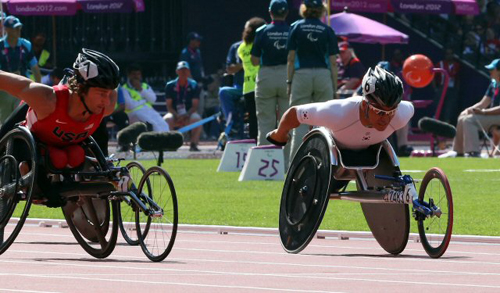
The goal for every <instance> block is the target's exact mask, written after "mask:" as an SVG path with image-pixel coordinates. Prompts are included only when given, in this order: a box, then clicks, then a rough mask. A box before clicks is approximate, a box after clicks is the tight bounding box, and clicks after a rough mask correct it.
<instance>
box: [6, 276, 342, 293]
mask: <svg viewBox="0 0 500 293" xmlns="http://www.w3.org/2000/svg"><path fill="white" fill-rule="evenodd" d="M226 274H227V273H226ZM1 275H6V276H16V277H31V278H49V279H54V278H55V279H69V280H88V281H94V282H95V281H104V282H119V283H139V284H148V285H151V284H155V285H177V286H188V287H207V288H228V289H245V290H264V291H284V292H312V293H341V292H340V291H336V292H333V291H317V290H314V291H313V290H299V289H289V288H270V287H253V286H230V285H212V284H196V283H181V282H165V281H163V282H160V281H150V280H144V281H142V280H130V279H105V278H84V277H70V276H52V275H32V274H0V276H1Z"/></svg>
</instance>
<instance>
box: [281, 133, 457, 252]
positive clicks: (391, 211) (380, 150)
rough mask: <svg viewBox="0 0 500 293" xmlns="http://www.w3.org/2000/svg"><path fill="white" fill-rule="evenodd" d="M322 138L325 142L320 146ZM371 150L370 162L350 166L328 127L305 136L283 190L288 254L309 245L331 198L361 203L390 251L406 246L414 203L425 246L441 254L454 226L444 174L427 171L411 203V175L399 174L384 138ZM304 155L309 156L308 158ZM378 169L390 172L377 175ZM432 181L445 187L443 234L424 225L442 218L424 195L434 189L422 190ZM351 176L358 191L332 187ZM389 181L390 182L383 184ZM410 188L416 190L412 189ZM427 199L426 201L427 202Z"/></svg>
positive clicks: (284, 237) (376, 234)
mask: <svg viewBox="0 0 500 293" xmlns="http://www.w3.org/2000/svg"><path fill="white" fill-rule="evenodd" d="M321 141H323V144H326V145H321V144H322V143H319V144H318V142H321ZM371 148H372V149H371V151H373V150H375V153H376V156H375V162H373V164H371V165H369V166H360V165H349V164H346V163H345V159H346V158H343V157H342V156H343V154H342V152H343V151H341V150H339V149H338V148H337V147H336V145H335V141H334V139H333V137H332V135H331V133H330V131H329V130H327V129H325V128H316V129H313V130H311V131H310V132H309V133H308V134H306V136H305V137H304V139H303V143H302V145H301V146H300V148H299V151H298V152H297V155H296V157H298V156H302V157H298V158H294V160H293V162H292V165H291V166H290V169H289V173H288V175H287V178H286V181H285V185H284V188H283V194H282V202H281V208H280V235H281V240H282V245H283V247H284V249H285V250H286V251H287V252H291V253H298V252H300V251H301V250H303V249H304V248H305V247H306V246H307V244H308V243H309V242H310V241H311V240H312V237H313V236H314V234H315V233H316V230H317V228H318V227H319V225H320V223H321V221H322V217H323V215H324V212H325V210H326V207H327V202H328V200H329V199H332V200H349V201H355V202H360V203H361V206H362V208H363V212H364V214H365V218H366V220H367V222H368V225H369V227H370V229H371V231H372V233H373V235H374V237H375V239H376V240H377V241H378V242H379V244H380V245H381V246H382V248H384V249H385V250H386V251H388V252H389V253H391V254H399V253H401V252H402V251H403V250H404V248H405V246H406V244H407V241H408V236H409V225H410V222H409V212H408V204H414V208H413V217H414V218H415V220H417V222H418V228H419V234H420V238H421V241H422V244H423V245H424V249H425V250H426V252H427V253H428V255H429V256H431V257H433V258H437V257H440V256H442V255H443V254H444V252H445V251H446V249H447V247H448V244H449V241H450V239H451V233H452V226H453V201H452V194H451V188H450V186H449V183H448V180H447V178H446V175H445V174H444V172H443V171H442V170H440V169H438V168H432V169H430V170H429V171H428V172H427V173H426V175H425V176H424V179H423V181H422V186H421V189H420V193H419V194H418V202H417V203H415V202H414V201H413V197H412V196H411V194H410V192H409V190H408V189H410V188H409V184H411V185H413V187H414V184H413V179H411V177H409V176H408V175H405V176H402V174H401V172H400V170H399V165H400V164H399V160H398V158H397V156H396V154H395V152H394V150H393V149H392V147H391V145H390V144H389V142H388V141H387V140H385V141H383V142H382V143H380V144H377V145H374V146H372V147H371ZM375 148H376V149H375ZM325 149H326V150H327V151H325ZM313 153H316V154H313ZM318 154H319V155H318ZM382 154H385V155H386V156H385V157H384V158H385V161H384V162H383V163H384V164H381V156H382ZM324 156H326V157H327V158H326V161H329V162H330V163H331V166H330V168H329V170H330V171H327V170H328V169H325V168H324V167H323V166H321V165H322V162H325V158H321V157H324ZM308 158H311V159H310V160H309V161H307V160H308ZM306 161H307V162H306ZM313 169H314V170H313ZM391 169H392V170H391ZM318 172H324V174H323V175H322V176H324V177H323V178H326V176H327V173H328V172H329V173H330V175H328V176H329V178H330V179H329V180H325V179H323V180H321V178H320V175H319V174H318ZM376 172H381V173H384V172H385V173H388V172H391V173H392V174H391V173H389V174H386V175H377V174H376ZM372 175H373V176H372ZM403 177H404V179H405V180H406V181H405V182H403ZM433 179H437V180H438V181H439V183H440V184H441V186H442V187H443V189H444V191H445V192H444V193H445V195H444V197H441V196H440V195H439V196H440V199H441V200H440V202H439V204H442V203H443V200H446V203H445V204H446V207H444V208H445V209H446V213H445V214H444V216H443V219H444V220H445V227H446V231H445V232H444V233H443V234H444V235H439V236H437V237H436V235H431V234H430V233H429V232H428V231H427V229H426V226H425V220H426V219H428V218H434V219H436V217H437V218H439V220H440V219H441V217H442V214H441V210H440V209H439V208H437V206H436V205H435V204H434V202H433V198H432V197H430V196H429V195H428V193H429V192H431V191H432V190H430V189H429V190H430V191H429V192H427V193H426V190H427V186H428V184H429V182H430V181H431V180H433ZM351 180H355V181H356V183H357V189H358V191H345V190H346V187H347V184H344V186H343V187H340V188H332V186H337V187H338V185H337V183H338V182H343V183H348V182H349V181H351ZM326 181H328V182H326ZM387 181H392V182H391V183H390V184H382V183H386V182H387ZM326 184H328V189H327V190H328V192H327V193H326V194H321V191H318V190H319V189H321V188H317V187H318V186H317V185H326ZM323 189H324V188H323ZM332 189H334V190H332ZM335 189H337V190H335ZM414 192H415V193H416V189H415V191H414ZM428 198H429V199H430V201H429V202H426V200H429V199H428ZM424 199H425V200H424ZM415 204H417V208H418V207H420V205H423V206H425V207H427V208H429V209H433V208H437V209H436V210H433V213H432V214H423V212H422V211H421V210H420V209H416V208H415ZM296 218H298V220H296ZM308 233H309V234H308ZM294 239H295V240H294ZM435 244H437V245H435Z"/></svg>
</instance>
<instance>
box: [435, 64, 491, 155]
mask: <svg viewBox="0 0 500 293" xmlns="http://www.w3.org/2000/svg"><path fill="white" fill-rule="evenodd" d="M485 68H486V69H488V70H489V72H490V77H491V82H490V85H489V86H488V89H487V90H486V93H485V94H484V96H483V98H482V99H481V101H479V102H477V103H476V104H474V105H472V106H470V107H468V108H467V109H465V110H463V111H462V113H460V115H459V116H458V122H457V135H456V136H455V138H454V139H453V150H451V151H449V152H447V153H445V154H442V155H440V156H439V157H440V158H448V157H457V156H459V157H461V156H462V157H463V156H464V155H467V156H469V157H479V156H480V154H481V153H480V152H481V141H480V140H479V132H480V131H482V130H486V131H488V130H489V129H490V128H491V127H492V126H495V125H499V124H500V58H499V59H495V60H493V61H492V62H491V63H490V64H489V65H486V66H485Z"/></svg>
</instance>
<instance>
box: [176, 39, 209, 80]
mask: <svg viewBox="0 0 500 293" xmlns="http://www.w3.org/2000/svg"><path fill="white" fill-rule="evenodd" d="M202 40H203V37H202V36H200V35H199V34H198V33H197V32H190V33H189V34H188V36H187V41H188V45H187V47H186V48H184V49H183V50H182V52H181V56H180V58H179V61H186V62H187V63H188V64H189V68H190V71H191V77H192V78H193V79H194V80H195V81H196V82H198V83H200V82H202V81H203V78H204V77H205V71H204V69H203V59H202V58H201V52H200V46H201V41H202Z"/></svg>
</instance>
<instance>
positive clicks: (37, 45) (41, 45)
mask: <svg viewBox="0 0 500 293" xmlns="http://www.w3.org/2000/svg"><path fill="white" fill-rule="evenodd" d="M46 40H47V36H46V35H45V33H44V32H38V33H37V34H36V35H35V36H34V37H33V38H32V39H31V44H32V45H33V53H34V54H35V57H36V59H37V60H38V67H40V68H45V69H52V55H51V54H50V52H49V51H48V50H47V49H46V48H45V42H46Z"/></svg>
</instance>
